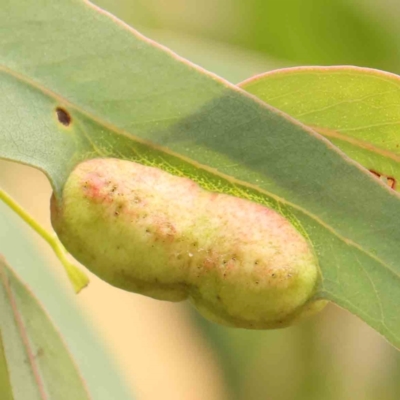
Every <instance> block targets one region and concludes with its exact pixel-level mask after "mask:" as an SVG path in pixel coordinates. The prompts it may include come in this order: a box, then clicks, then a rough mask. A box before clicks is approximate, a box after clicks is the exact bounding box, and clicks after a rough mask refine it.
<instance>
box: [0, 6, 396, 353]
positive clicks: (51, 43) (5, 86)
mask: <svg viewBox="0 0 400 400" xmlns="http://www.w3.org/2000/svg"><path fill="white" fill-rule="evenodd" d="M0 22H1V24H0V26H1V28H0V63H1V65H2V66H1V73H0V85H1V87H2V91H3V93H4V95H3V96H2V98H1V99H0V121H1V125H0V157H3V158H7V159H11V160H14V161H19V162H22V163H26V164H29V165H32V166H35V167H37V168H40V169H41V170H43V171H44V172H45V173H46V174H47V176H48V177H49V179H50V181H51V182H52V185H53V187H54V190H55V194H56V196H60V195H61V192H62V188H63V184H64V182H65V180H66V178H67V176H68V174H69V172H70V171H71V169H72V168H73V167H74V166H75V165H76V164H77V163H78V162H80V161H82V160H84V159H88V158H94V157H119V158H125V159H130V160H135V161H138V162H140V163H143V164H147V165H152V166H156V167H159V168H162V169H164V170H166V171H169V172H171V173H175V174H178V175H184V176H188V177H190V178H192V179H194V180H195V181H197V182H199V183H200V184H201V185H202V186H203V187H205V188H206V189H209V190H212V191H219V192H225V193H230V194H233V195H236V196H240V197H244V198H247V199H250V200H253V201H256V202H259V203H261V204H265V205H267V206H270V207H273V208H274V209H276V210H278V211H279V212H281V213H282V214H283V215H284V216H286V218H288V219H289V220H290V221H291V222H292V223H293V224H294V225H295V226H296V227H297V228H298V229H299V230H300V231H301V232H302V233H303V234H304V235H305V236H306V237H307V238H308V239H309V240H310V242H311V243H312V245H313V246H314V249H315V252H316V255H317V257H318V259H319V263H320V267H321V271H322V280H321V284H320V287H319V290H318V293H317V295H316V297H321V298H327V299H330V300H333V301H335V302H337V303H338V304H339V305H341V306H343V307H345V308H347V309H349V310H350V311H352V312H353V313H355V314H357V315H358V316H360V317H361V318H363V319H364V320H365V321H366V322H368V323H369V324H370V325H371V326H373V327H374V328H375V329H376V330H378V331H379V332H381V333H382V334H383V335H385V336H386V338H387V339H388V340H390V341H391V343H393V344H394V345H396V346H400V315H399V313H398V312H397V304H398V303H399V302H400V278H399V273H400V266H399V262H398V260H399V259H400V246H398V243H399V241H400V226H399V224H398V223H397V222H396V221H398V220H399V217H400V202H399V198H398V196H397V194H396V193H394V191H392V190H390V188H388V187H387V186H386V185H385V184H384V183H383V182H379V181H378V180H377V179H375V177H374V176H372V175H371V174H370V173H369V172H368V171H366V170H365V169H364V168H362V167H361V166H360V165H359V164H356V163H355V162H354V161H352V160H351V159H349V158H348V157H347V156H345V155H344V154H343V153H342V152H340V151H339V150H337V149H336V147H334V146H333V145H332V144H331V143H329V142H328V141H327V140H325V139H324V138H322V137H321V136H319V135H318V134H316V133H315V132H314V131H312V130H311V129H309V128H307V127H306V126H304V125H302V124H300V123H299V122H297V121H295V120H294V119H292V118H291V117H289V116H287V115H285V114H282V113H281V112H279V111H277V110H275V109H273V108H271V107H269V106H268V105H266V104H265V103H263V102H261V101H259V100H257V99H256V98H255V97H254V96H251V95H249V94H247V93H246V92H244V91H243V90H241V89H239V88H237V87H235V86H234V85H231V84H230V83H228V82H226V81H224V80H222V79H220V78H218V77H217V76H215V75H212V74H210V73H208V72H207V71H204V70H202V69H200V68H198V67H196V66H195V65H193V64H191V63H189V62H187V61H185V60H183V59H181V58H180V57H178V56H177V55H175V54H173V53H171V52H170V51H168V50H167V49H165V48H163V47H161V46H159V45H157V44H156V43H154V42H152V41H149V40H148V39H146V38H144V37H143V36H141V35H140V34H138V33H137V32H136V31H134V30H133V29H132V28H130V27H128V26H127V25H124V24H123V23H121V22H120V21H118V20H117V19H116V18H115V17H113V16H111V15H109V14H107V13H106V12H104V11H102V10H100V9H98V8H96V7H95V6H93V5H92V4H90V3H88V2H84V1H77V0H65V1H63V2H53V1H46V0H39V1H36V2H35V3H32V2H31V1H19V2H13V1H11V0H7V1H5V4H4V5H3V7H2V8H1V9H0Z"/></svg>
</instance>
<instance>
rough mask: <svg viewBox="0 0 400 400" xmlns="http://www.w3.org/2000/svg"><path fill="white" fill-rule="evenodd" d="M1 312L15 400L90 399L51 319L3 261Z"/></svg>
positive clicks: (0, 268) (0, 326)
mask: <svg viewBox="0 0 400 400" xmlns="http://www.w3.org/2000/svg"><path fill="white" fill-rule="evenodd" d="M0 309H1V313H0V331H1V333H2V339H3V346H4V356H5V359H6V360H7V365H8V372H9V377H10V379H9V381H10V383H11V387H12V392H13V395H14V399H15V400H36V399H37V400H45V399H53V398H54V399H60V400H62V399H65V400H67V399H71V398H74V399H82V400H84V399H90V398H91V397H90V396H89V394H88V392H87V390H86V386H85V384H84V383H83V381H82V379H81V377H80V375H79V373H78V370H77V368H76V366H75V364H74V363H73V361H72V358H71V356H70V354H69V352H68V350H67V349H66V347H65V344H64V343H63V341H62V339H61V337H60V336H59V334H58V332H57V331H56V330H55V328H54V326H53V325H52V323H51V322H50V320H49V318H48V316H47V315H46V314H45V312H44V311H43V309H42V308H41V307H40V305H39V303H38V302H37V300H36V299H35V298H34V297H33V295H32V293H30V292H29V291H28V289H27V288H26V287H25V286H24V285H23V284H22V283H21V282H20V281H19V279H18V278H17V277H16V275H14V274H13V273H12V271H11V269H10V268H9V266H8V265H7V264H6V263H5V261H4V259H2V258H0ZM2 393H3V392H2Z"/></svg>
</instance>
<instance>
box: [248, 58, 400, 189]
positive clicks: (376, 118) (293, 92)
mask: <svg viewBox="0 0 400 400" xmlns="http://www.w3.org/2000/svg"><path fill="white" fill-rule="evenodd" d="M240 86H241V87H242V88H243V89H245V90H247V91H248V92H249V93H251V94H253V95H255V96H257V97H258V98H260V99H261V100H263V101H265V102H266V103H268V104H271V105H273V106H274V107H276V108H278V109H279V110H282V111H283V112H286V113H288V114H289V115H291V116H292V117H293V118H296V119H297V120H299V121H301V122H303V123H304V124H306V125H308V126H309V127H311V128H312V129H314V130H315V131H317V132H318V133H320V134H321V135H323V136H325V137H326V138H327V139H328V140H330V141H331V142H332V143H334V144H335V145H336V146H337V147H339V148H340V149H341V150H343V151H344V152H345V153H346V154H347V155H348V156H349V157H351V158H352V159H353V160H355V161H357V162H359V163H360V164H362V165H363V166H364V167H365V168H367V169H368V170H370V171H371V172H372V173H374V175H376V176H380V177H381V179H382V180H383V181H384V182H386V183H387V184H388V185H389V186H390V187H392V188H393V189H395V190H397V191H400V185H397V182H400V133H399V132H400V77H399V76H397V75H394V74H390V73H387V72H383V71H377V70H373V69H369V68H358V67H346V66H344V67H297V68H287V69H282V70H277V71H271V72H268V73H266V74H262V75H259V76H256V77H254V78H250V79H248V80H246V81H245V82H243V83H241V84H240Z"/></svg>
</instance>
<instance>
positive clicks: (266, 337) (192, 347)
mask: <svg viewBox="0 0 400 400" xmlns="http://www.w3.org/2000/svg"><path fill="white" fill-rule="evenodd" d="M96 3H97V4H98V5H100V6H102V7H103V8H105V9H107V10H109V11H110V12H112V13H114V14H116V15H117V16H119V17H120V18H121V19H123V20H124V21H126V22H127V23H129V24H131V25H132V26H134V27H135V28H137V29H138V30H139V31H141V32H142V33H144V34H146V35H147V36H149V37H151V38H153V39H155V40H157V41H159V42H161V43H163V44H165V45H166V46H168V47H170V48H172V49H173V50H175V51H176V52H178V53H179V54H180V55H182V56H184V57H187V58H188V59H189V60H191V61H193V62H196V63H198V64H200V65H201V66H203V67H205V68H207V69H209V70H211V71H213V72H215V73H217V74H219V75H221V76H223V77H225V78H226V79H228V80H230V81H231V82H234V83H237V82H240V81H241V80H244V79H246V78H248V77H250V76H252V75H254V74H257V73H261V72H265V71H267V70H271V69H276V68H282V67H288V66H294V65H340V64H352V65H358V66H366V67H374V68H379V69H384V70H388V71H391V72H395V73H396V72H400V51H399V48H400V46H399V43H400V26H398V24H397V23H396V20H397V19H398V16H399V13H400V3H398V2H396V1H394V0H381V1H380V2H379V3H378V2H376V1H373V0H326V1H316V0H280V1H278V0H276V1H275V0H274V1H268V0H247V1H245V0H202V1H198V0H197V1H195V0H168V1H166V0H98V1H97V2H96ZM0 185H1V186H2V187H3V188H4V189H6V190H8V191H9V192H10V193H11V194H13V195H14V196H15V198H17V199H18V200H19V201H20V202H21V203H22V204H23V205H24V206H25V207H26V208H27V209H28V210H29V211H30V212H31V213H32V214H33V215H34V216H35V217H37V219H38V220H40V221H41V222H42V223H43V224H44V225H45V226H47V227H48V228H49V229H50V223H49V209H48V204H49V198H50V194H51V188H50V186H49V184H48V182H47V180H46V179H45V177H44V176H43V175H42V174H41V173H40V172H38V171H34V170H32V169H30V168H27V167H24V166H21V165H16V164H13V163H10V162H5V161H2V162H1V163H0ZM0 230H1V226H0ZM27 234H30V233H27V231H24V232H22V231H21V235H25V236H26V235H27ZM30 237H31V238H32V240H34V241H35V243H37V246H39V248H40V250H41V252H42V253H43V254H44V255H45V257H46V258H47V260H48V264H49V265H51V266H52V271H53V272H54V273H55V274H56V276H57V279H58V280H59V281H60V282H61V283H60V284H61V285H62V286H63V287H64V289H65V291H66V293H68V294H67V296H68V297H69V298H70V301H71V302H75V303H76V305H77V306H78V307H79V308H81V309H82V312H83V313H84V314H85V318H87V320H88V321H89V322H90V325H92V327H93V329H94V330H95V331H97V332H98V335H99V336H100V337H101V339H102V340H103V341H104V345H105V347H106V348H107V349H108V351H109V353H110V354H111V355H112V357H113V358H114V360H115V363H116V365H117V368H119V370H120V371H121V373H122V374H123V376H124V378H125V380H126V382H127V384H128V385H129V388H130V389H131V391H132V398H135V399H139V400H154V399H159V398H162V399H171V400H180V399H182V400H203V399H207V400H225V399H243V400H244V399H246V400H261V399H262V400H264V399H279V400H292V399H296V400H297V399H299V400H302V399H304V400H305V399H307V400H313V399H318V400H325V399H326V400H330V399H332V400H333V399H335V400H336V399H341V400H347V399H348V400H364V399H365V400H369V399H371V400H375V399H377V400H385V399H388V400H389V399H390V400H395V399H398V398H399V397H400V356H399V354H398V353H397V351H396V350H395V349H393V348H392V347H390V346H389V345H388V344H387V343H386V342H385V340H384V339H383V338H381V337H380V336H379V335H378V334H376V333H375V332H374V331H372V330H371V329H370V328H369V327H367V326H366V325H365V324H364V323H362V322H361V321H359V320H358V319H357V318H356V317H354V316H351V315H350V314H348V313H347V312H344V311H342V310H340V309H339V308H337V307H335V306H333V305H331V306H329V307H328V308H327V309H326V311H324V312H323V313H322V314H320V315H318V316H317V317H315V318H314V319H312V320H310V321H307V322H305V323H303V324H301V325H299V326H295V327H292V328H288V329H285V330H280V331H261V332H253V331H246V330H234V329H227V328H224V327H219V326H216V325H214V324H211V323H209V322H207V321H205V320H204V319H202V318H201V317H200V316H198V315H197V314H196V313H195V312H194V311H193V310H192V308H191V307H190V306H189V305H187V304H169V303H164V302H158V301H154V300H151V299H148V298H145V297H143V296H139V295H135V294H130V293H126V292H123V291H121V290H117V289H115V288H113V287H111V286H109V285H107V284H105V283H103V282H102V281H100V280H99V279H98V278H96V277H95V276H93V275H91V284H90V286H89V287H88V288H87V289H85V290H84V291H83V292H82V293H81V294H80V295H79V296H78V297H75V296H73V294H72V293H71V289H70V287H69V284H68V282H67V281H66V279H65V276H64V272H63V270H62V268H61V267H60V264H59V262H58V261H57V259H56V258H55V257H54V255H53V254H52V252H51V250H50V249H49V248H48V247H47V246H46V245H45V244H44V242H43V241H42V240H41V239H40V238H38V237H37V236H36V235H34V234H30ZM29 240H31V239H29ZM49 290H50V289H49ZM88 357H89V356H88ZM88 363H89V364H90V360H89V361H88ZM110 399H112V400H114V398H111V397H110ZM115 400H118V399H115Z"/></svg>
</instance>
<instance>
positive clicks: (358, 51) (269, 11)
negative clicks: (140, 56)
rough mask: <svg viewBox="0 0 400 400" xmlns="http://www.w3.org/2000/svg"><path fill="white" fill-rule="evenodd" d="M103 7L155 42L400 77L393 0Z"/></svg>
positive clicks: (103, 0) (158, 2)
mask: <svg viewBox="0 0 400 400" xmlns="http://www.w3.org/2000/svg"><path fill="white" fill-rule="evenodd" d="M95 3H97V4H98V5H100V6H101V7H104V8H105V9H107V10H109V11H110V12H112V13H114V14H115V15H117V16H118V17H120V18H121V19H123V20H124V21H126V22H127V23H129V24H131V25H132V26H134V27H136V28H137V29H139V30H140V31H142V32H144V33H150V36H152V35H151V32H150V31H149V29H163V30H170V31H174V32H179V33H180V34H181V35H182V34H190V35H193V36H197V37H201V38H203V39H212V40H216V41H220V42H224V43H226V44H230V45H235V46H238V47H242V48H245V49H246V50H254V51H257V52H259V53H260V54H264V55H267V56H268V57H271V58H272V59H278V60H282V63H283V65H285V66H288V65H293V64H296V65H341V64H346V65H357V66H365V67H373V68H378V69H383V70H387V71H391V72H400V49H399V46H398V45H397V44H398V41H399V33H400V29H399V27H398V23H397V21H396V18H393V15H392V14H393V11H392V10H394V12H396V11H397V12H398V11H400V7H399V6H398V5H397V4H396V2H395V1H393V0H381V1H380V2H374V1H372V0H324V1H315V0H246V1H245V0H203V1H199V0H169V1H165V0H118V1H115V0H96V1H95ZM377 3H379V4H377ZM260 72H261V71H260ZM226 78H228V79H229V76H226Z"/></svg>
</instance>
